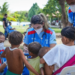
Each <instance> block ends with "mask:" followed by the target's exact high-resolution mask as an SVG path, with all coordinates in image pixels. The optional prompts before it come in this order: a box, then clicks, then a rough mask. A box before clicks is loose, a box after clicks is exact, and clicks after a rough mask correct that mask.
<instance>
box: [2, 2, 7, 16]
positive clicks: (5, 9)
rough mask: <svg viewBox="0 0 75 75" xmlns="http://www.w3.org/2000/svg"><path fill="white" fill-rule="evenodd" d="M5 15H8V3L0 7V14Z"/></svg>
mask: <svg viewBox="0 0 75 75" xmlns="http://www.w3.org/2000/svg"><path fill="white" fill-rule="evenodd" d="M5 13H8V3H7V2H5V3H4V4H3V5H2V7H1V14H2V15H4V14H5Z"/></svg>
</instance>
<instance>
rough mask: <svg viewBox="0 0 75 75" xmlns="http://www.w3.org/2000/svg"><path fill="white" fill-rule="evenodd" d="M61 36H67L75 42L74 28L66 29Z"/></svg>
mask: <svg viewBox="0 0 75 75" xmlns="http://www.w3.org/2000/svg"><path fill="white" fill-rule="evenodd" d="M61 35H62V36H65V37H67V38H69V39H71V40H75V28H74V27H70V26H69V27H65V28H63V29H62V31H61Z"/></svg>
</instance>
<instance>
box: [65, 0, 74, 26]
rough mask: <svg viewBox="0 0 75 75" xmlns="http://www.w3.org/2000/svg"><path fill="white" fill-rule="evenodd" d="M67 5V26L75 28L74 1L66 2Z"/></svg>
mask: <svg viewBox="0 0 75 75" xmlns="http://www.w3.org/2000/svg"><path fill="white" fill-rule="evenodd" d="M66 2H67V3H68V4H69V9H68V26H75V0H66Z"/></svg>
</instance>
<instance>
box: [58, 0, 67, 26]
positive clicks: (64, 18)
mask: <svg viewBox="0 0 75 75" xmlns="http://www.w3.org/2000/svg"><path fill="white" fill-rule="evenodd" d="M59 4H60V5H61V9H62V23H63V27H66V26H67V16H66V10H65V4H67V3H65V0H59Z"/></svg>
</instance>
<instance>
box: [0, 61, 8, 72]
mask: <svg viewBox="0 0 75 75" xmlns="http://www.w3.org/2000/svg"><path fill="white" fill-rule="evenodd" d="M6 66H7V62H4V63H3V64H2V65H1V66H0V72H1V71H2V70H3V69H4V68H5V67H6Z"/></svg>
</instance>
